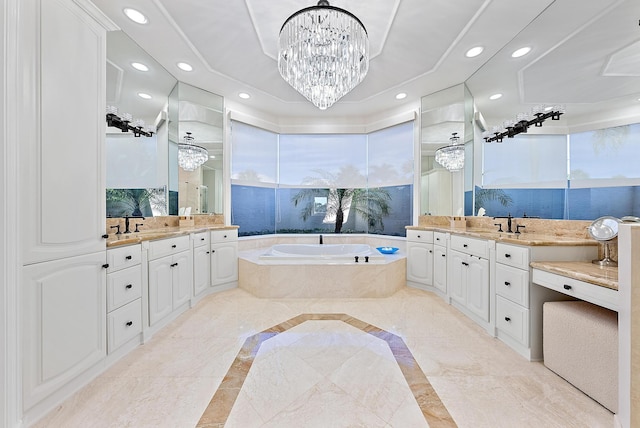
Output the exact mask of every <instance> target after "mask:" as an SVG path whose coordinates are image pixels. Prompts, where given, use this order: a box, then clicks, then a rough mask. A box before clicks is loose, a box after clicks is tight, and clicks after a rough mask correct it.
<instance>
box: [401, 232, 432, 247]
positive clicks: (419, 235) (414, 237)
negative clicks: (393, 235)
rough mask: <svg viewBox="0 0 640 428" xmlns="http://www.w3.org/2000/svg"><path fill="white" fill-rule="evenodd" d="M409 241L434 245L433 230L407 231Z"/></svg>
mask: <svg viewBox="0 0 640 428" xmlns="http://www.w3.org/2000/svg"><path fill="white" fill-rule="evenodd" d="M407 241H409V242H423V243H426V244H432V243H433V231H431V230H407Z"/></svg>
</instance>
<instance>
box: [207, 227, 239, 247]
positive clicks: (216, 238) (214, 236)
mask: <svg viewBox="0 0 640 428" xmlns="http://www.w3.org/2000/svg"><path fill="white" fill-rule="evenodd" d="M237 240H238V229H225V230H212V231H211V243H213V244H219V243H221V242H228V241H237Z"/></svg>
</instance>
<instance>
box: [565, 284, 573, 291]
mask: <svg viewBox="0 0 640 428" xmlns="http://www.w3.org/2000/svg"><path fill="white" fill-rule="evenodd" d="M571 288H572V287H571V286H570V285H567V284H565V285H564V289H565V290H571Z"/></svg>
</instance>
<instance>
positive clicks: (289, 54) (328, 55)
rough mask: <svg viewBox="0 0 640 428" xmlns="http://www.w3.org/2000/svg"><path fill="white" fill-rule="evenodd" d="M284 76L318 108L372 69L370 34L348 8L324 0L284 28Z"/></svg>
mask: <svg viewBox="0 0 640 428" xmlns="http://www.w3.org/2000/svg"><path fill="white" fill-rule="evenodd" d="M278 69H279V70H280V75H282V77H283V78H284V80H286V81H287V83H289V84H290V85H291V86H293V88H294V89H295V90H296V91H298V92H300V93H301V94H302V95H304V97H305V98H307V99H308V100H309V101H311V102H312V103H313V104H314V105H315V106H316V107H318V108H319V109H320V110H325V109H327V108H329V107H331V106H332V105H333V104H334V103H335V102H336V101H338V100H339V99H340V98H342V97H343V96H344V95H345V94H347V93H348V92H349V91H351V90H352V89H353V88H355V87H356V86H357V85H358V84H359V83H360V82H362V79H364V77H365V76H366V75H367V71H369V38H368V36H367V30H366V29H365V28H364V25H362V22H360V20H359V19H358V18H356V17H355V16H354V15H353V14H351V13H350V12H347V11H346V10H344V9H340V8H338V7H334V6H329V2H328V1H326V0H320V1H319V2H318V5H317V6H311V7H307V8H305V9H302V10H299V11H298V12H296V13H294V14H293V15H291V16H290V17H289V18H288V19H287V20H286V21H285V23H284V25H283V26H282V28H281V29H280V40H279V49H278Z"/></svg>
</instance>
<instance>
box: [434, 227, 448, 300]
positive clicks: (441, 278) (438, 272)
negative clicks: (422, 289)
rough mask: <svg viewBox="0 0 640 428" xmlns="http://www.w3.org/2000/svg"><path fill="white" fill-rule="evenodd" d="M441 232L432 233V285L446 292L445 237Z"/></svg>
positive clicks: (444, 293)
mask: <svg viewBox="0 0 640 428" xmlns="http://www.w3.org/2000/svg"><path fill="white" fill-rule="evenodd" d="M447 237H448V235H447V234H446V233H442V232H434V233H433V287H434V288H435V289H436V290H438V291H439V292H440V293H442V295H446V294H447V239H448V238H447Z"/></svg>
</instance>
